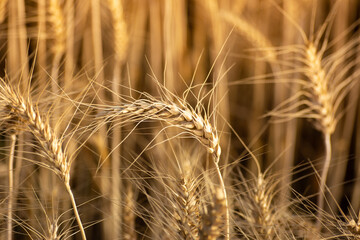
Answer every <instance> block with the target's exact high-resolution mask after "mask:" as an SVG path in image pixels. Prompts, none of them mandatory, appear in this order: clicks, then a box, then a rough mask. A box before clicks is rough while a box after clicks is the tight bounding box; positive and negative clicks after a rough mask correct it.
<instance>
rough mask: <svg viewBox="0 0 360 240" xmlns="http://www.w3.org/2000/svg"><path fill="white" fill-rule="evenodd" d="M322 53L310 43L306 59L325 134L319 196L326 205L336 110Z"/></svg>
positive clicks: (315, 101)
mask: <svg viewBox="0 0 360 240" xmlns="http://www.w3.org/2000/svg"><path fill="white" fill-rule="evenodd" d="M321 59H322V58H321V55H320V54H319V53H318V52H317V49H316V48H315V46H314V45H313V44H312V43H310V44H309V45H308V48H307V49H306V60H307V62H306V63H307V66H308V68H309V71H308V74H307V75H308V78H309V79H310V81H311V83H312V92H313V101H314V103H315V104H316V106H318V110H317V113H318V114H319V118H317V122H316V124H317V127H318V128H319V129H320V130H321V131H322V132H323V134H324V138H325V139H324V142H325V148H326V155H325V163H324V166H323V169H322V173H321V179H320V190H319V196H318V207H319V208H320V209H322V208H323V207H324V197H325V192H324V190H325V185H326V179H327V175H328V172H329V168H330V163H331V134H332V133H333V132H334V130H335V126H336V121H335V111H334V109H333V108H334V107H333V102H332V96H331V92H330V90H329V86H328V84H329V83H328V79H327V76H326V73H325V70H324V69H323V67H322V61H321Z"/></svg>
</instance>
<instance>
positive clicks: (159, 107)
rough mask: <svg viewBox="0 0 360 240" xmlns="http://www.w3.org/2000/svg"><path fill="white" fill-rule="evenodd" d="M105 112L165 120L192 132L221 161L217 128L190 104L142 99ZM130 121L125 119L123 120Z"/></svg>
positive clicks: (133, 117)
mask: <svg viewBox="0 0 360 240" xmlns="http://www.w3.org/2000/svg"><path fill="white" fill-rule="evenodd" d="M104 114H105V117H108V118H113V117H114V116H119V117H122V118H126V119H127V120H128V121H133V122H140V121H145V120H157V121H163V122H166V123H167V124H169V125H170V126H174V127H178V128H181V129H182V130H185V131H186V132H188V133H190V134H192V135H193V136H194V137H195V138H196V139H197V140H198V141H199V142H201V143H202V144H203V145H204V146H205V147H206V148H207V150H208V151H209V153H211V154H212V155H213V157H214V160H215V163H216V164H218V162H219V159H220V155H221V148H220V142H219V137H218V135H217V131H216V129H215V128H214V127H212V125H211V124H210V122H209V121H208V120H207V119H204V118H203V117H202V116H201V115H200V114H197V113H196V112H195V111H194V110H193V109H191V108H190V107H188V106H185V105H183V104H179V105H177V104H175V103H173V104H168V103H165V102H162V101H154V100H147V99H140V100H135V101H134V102H133V103H130V104H122V105H121V106H114V107H110V108H107V109H106V110H105V111H103V112H102V113H101V115H104ZM128 121H126V120H124V121H123V122H128Z"/></svg>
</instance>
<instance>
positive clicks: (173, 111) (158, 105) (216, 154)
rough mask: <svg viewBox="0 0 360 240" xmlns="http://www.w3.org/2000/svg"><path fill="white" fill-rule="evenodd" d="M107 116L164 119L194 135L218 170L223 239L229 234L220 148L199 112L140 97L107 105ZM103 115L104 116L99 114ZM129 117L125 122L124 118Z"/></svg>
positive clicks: (217, 138)
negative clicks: (132, 100)
mask: <svg viewBox="0 0 360 240" xmlns="http://www.w3.org/2000/svg"><path fill="white" fill-rule="evenodd" d="M101 114H102V115H105V117H107V118H113V117H116V116H119V117H123V118H125V120H124V121H123V122H128V121H135V122H141V121H145V120H156V121H163V122H166V123H167V124H169V125H170V126H173V127H178V128H180V129H182V130H184V131H185V132H188V133H190V134H191V135H193V136H194V137H195V138H196V139H197V140H198V141H199V142H201V143H202V144H203V145H204V146H205V147H206V148H207V150H208V152H209V153H211V154H212V156H213V159H214V164H215V167H216V170H217V176H218V178H219V182H220V185H221V188H222V189H223V195H224V198H225V206H226V218H225V220H226V224H225V227H226V233H225V234H226V239H229V237H230V213H229V207H228V199H227V193H226V188H225V183H224V180H223V177H222V175H221V172H220V168H219V160H220V155H221V147H220V142H219V137H218V134H217V130H216V128H214V127H213V126H212V125H211V124H210V122H209V121H208V119H207V118H206V117H205V118H204V117H202V116H201V114H200V113H196V112H195V110H193V109H192V108H191V107H190V106H188V105H185V104H183V103H179V104H175V103H171V104H168V103H166V102H162V101H158V100H156V99H139V100H135V101H134V102H132V103H130V104H122V105H121V106H114V107H108V108H107V109H106V110H105V111H103V112H102V113H101ZM102 117H104V116H102ZM126 120H128V121H126Z"/></svg>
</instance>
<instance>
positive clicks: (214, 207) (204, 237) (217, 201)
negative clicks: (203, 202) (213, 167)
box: [200, 188, 227, 240]
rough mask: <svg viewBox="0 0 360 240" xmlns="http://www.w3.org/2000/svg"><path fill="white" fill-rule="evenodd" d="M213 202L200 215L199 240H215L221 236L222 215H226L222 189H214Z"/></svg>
mask: <svg viewBox="0 0 360 240" xmlns="http://www.w3.org/2000/svg"><path fill="white" fill-rule="evenodd" d="M215 190H216V191H215V194H214V196H213V202H212V204H211V205H210V206H209V207H208V211H207V213H206V214H204V215H203V216H202V224H203V226H202V228H201V232H200V239H201V240H216V239H218V237H220V236H221V228H222V227H221V225H222V216H224V215H226V211H227V209H226V208H227V206H226V205H227V203H226V198H225V196H224V192H223V191H222V189H220V188H217V189H215Z"/></svg>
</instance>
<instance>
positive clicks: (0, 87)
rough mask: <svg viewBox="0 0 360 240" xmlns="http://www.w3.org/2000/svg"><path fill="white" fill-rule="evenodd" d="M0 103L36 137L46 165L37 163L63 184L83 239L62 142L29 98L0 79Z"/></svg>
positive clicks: (67, 159) (69, 164) (68, 164)
mask: <svg viewBox="0 0 360 240" xmlns="http://www.w3.org/2000/svg"><path fill="white" fill-rule="evenodd" d="M0 102H1V104H2V105H3V107H4V109H6V110H7V113H8V114H10V117H9V116H7V118H12V117H13V118H15V119H19V120H20V121H21V122H22V123H23V124H24V125H25V126H26V127H28V129H29V130H30V132H31V133H32V134H33V135H34V136H35V137H36V139H37V141H38V142H39V144H40V146H41V148H42V150H43V152H44V154H45V156H46V159H47V162H46V163H38V164H39V165H42V166H45V167H47V168H49V169H50V170H51V171H53V172H54V173H55V174H56V175H58V176H59V177H60V179H61V180H62V181H63V183H64V184H65V187H66V190H67V192H68V194H69V196H70V198H71V202H72V205H73V210H74V214H75V216H76V219H77V222H78V224H79V227H80V231H81V235H82V238H83V239H86V236H85V231H84V229H83V226H82V222H81V219H80V216H79V213H78V210H77V206H76V202H75V198H74V195H73V193H72V190H71V187H70V167H71V162H70V161H69V158H68V156H67V154H66V153H65V152H64V151H63V149H62V141H61V140H60V139H59V138H58V137H57V136H56V135H55V133H54V131H53V130H52V128H51V127H50V124H49V122H48V121H46V120H45V121H44V120H43V118H42V116H41V114H40V112H39V111H38V109H37V108H35V107H34V105H33V104H32V102H31V100H30V98H27V99H26V100H25V98H24V97H23V96H22V95H21V94H19V92H18V91H15V90H14V89H13V88H12V87H11V86H10V85H9V84H7V83H6V82H5V81H4V80H3V79H1V78H0Z"/></svg>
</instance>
